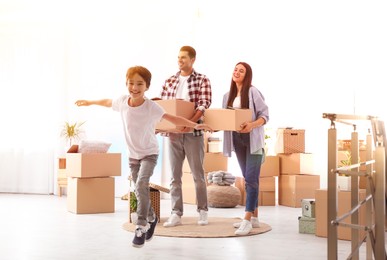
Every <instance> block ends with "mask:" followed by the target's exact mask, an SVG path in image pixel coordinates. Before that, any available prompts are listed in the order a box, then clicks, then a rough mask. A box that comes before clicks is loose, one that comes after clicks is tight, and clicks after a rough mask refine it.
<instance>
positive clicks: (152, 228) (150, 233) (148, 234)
mask: <svg viewBox="0 0 387 260" xmlns="http://www.w3.org/2000/svg"><path fill="white" fill-rule="evenodd" d="M158 221H159V219H158V218H157V216H156V217H155V219H154V220H153V222H149V228H148V231H147V232H146V236H145V241H147V242H148V241H151V240H152V238H153V234H154V233H155V228H156V225H157V222H158Z"/></svg>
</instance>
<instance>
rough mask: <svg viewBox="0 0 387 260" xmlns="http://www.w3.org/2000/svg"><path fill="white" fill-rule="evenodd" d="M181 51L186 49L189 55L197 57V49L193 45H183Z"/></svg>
mask: <svg viewBox="0 0 387 260" xmlns="http://www.w3.org/2000/svg"><path fill="white" fill-rule="evenodd" d="M180 51H186V52H188V56H189V57H190V58H191V59H192V58H196V51H195V49H194V48H193V47H191V46H183V47H181V48H180Z"/></svg>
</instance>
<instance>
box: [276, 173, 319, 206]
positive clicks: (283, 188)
mask: <svg viewBox="0 0 387 260" xmlns="http://www.w3.org/2000/svg"><path fill="white" fill-rule="evenodd" d="M319 188H320V176H319V175H280V176H279V181H278V197H279V199H278V203H279V204H280V205H283V206H288V207H294V208H301V201H302V199H303V198H312V199H313V198H315V197H314V196H315V190H317V189H319Z"/></svg>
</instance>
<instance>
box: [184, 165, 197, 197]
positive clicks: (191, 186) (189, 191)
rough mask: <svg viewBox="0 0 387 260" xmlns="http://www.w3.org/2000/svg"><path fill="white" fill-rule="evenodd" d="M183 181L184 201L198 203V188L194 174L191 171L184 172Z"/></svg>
mask: <svg viewBox="0 0 387 260" xmlns="http://www.w3.org/2000/svg"><path fill="white" fill-rule="evenodd" d="M181 181H182V193H183V202H184V203H187V204H197V203H196V202H197V201H196V189H195V183H194V181H193V177H192V174H191V173H189V172H183V176H182V177H181Z"/></svg>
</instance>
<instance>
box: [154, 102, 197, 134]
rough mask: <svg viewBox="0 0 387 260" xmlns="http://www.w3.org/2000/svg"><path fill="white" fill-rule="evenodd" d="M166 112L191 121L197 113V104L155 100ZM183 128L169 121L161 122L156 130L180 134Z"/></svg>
mask: <svg viewBox="0 0 387 260" xmlns="http://www.w3.org/2000/svg"><path fill="white" fill-rule="evenodd" d="M155 102H156V103H157V104H159V105H160V106H161V107H162V108H164V110H165V112H166V113H168V114H171V115H175V116H181V117H184V118H187V119H191V118H192V116H193V115H194V113H195V103H193V102H188V101H185V100H181V99H168V100H155ZM180 128H181V127H179V126H176V125H174V124H172V123H171V122H169V121H167V120H164V119H163V120H161V122H159V123H158V124H156V129H157V130H160V131H165V132H179V129H180Z"/></svg>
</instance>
